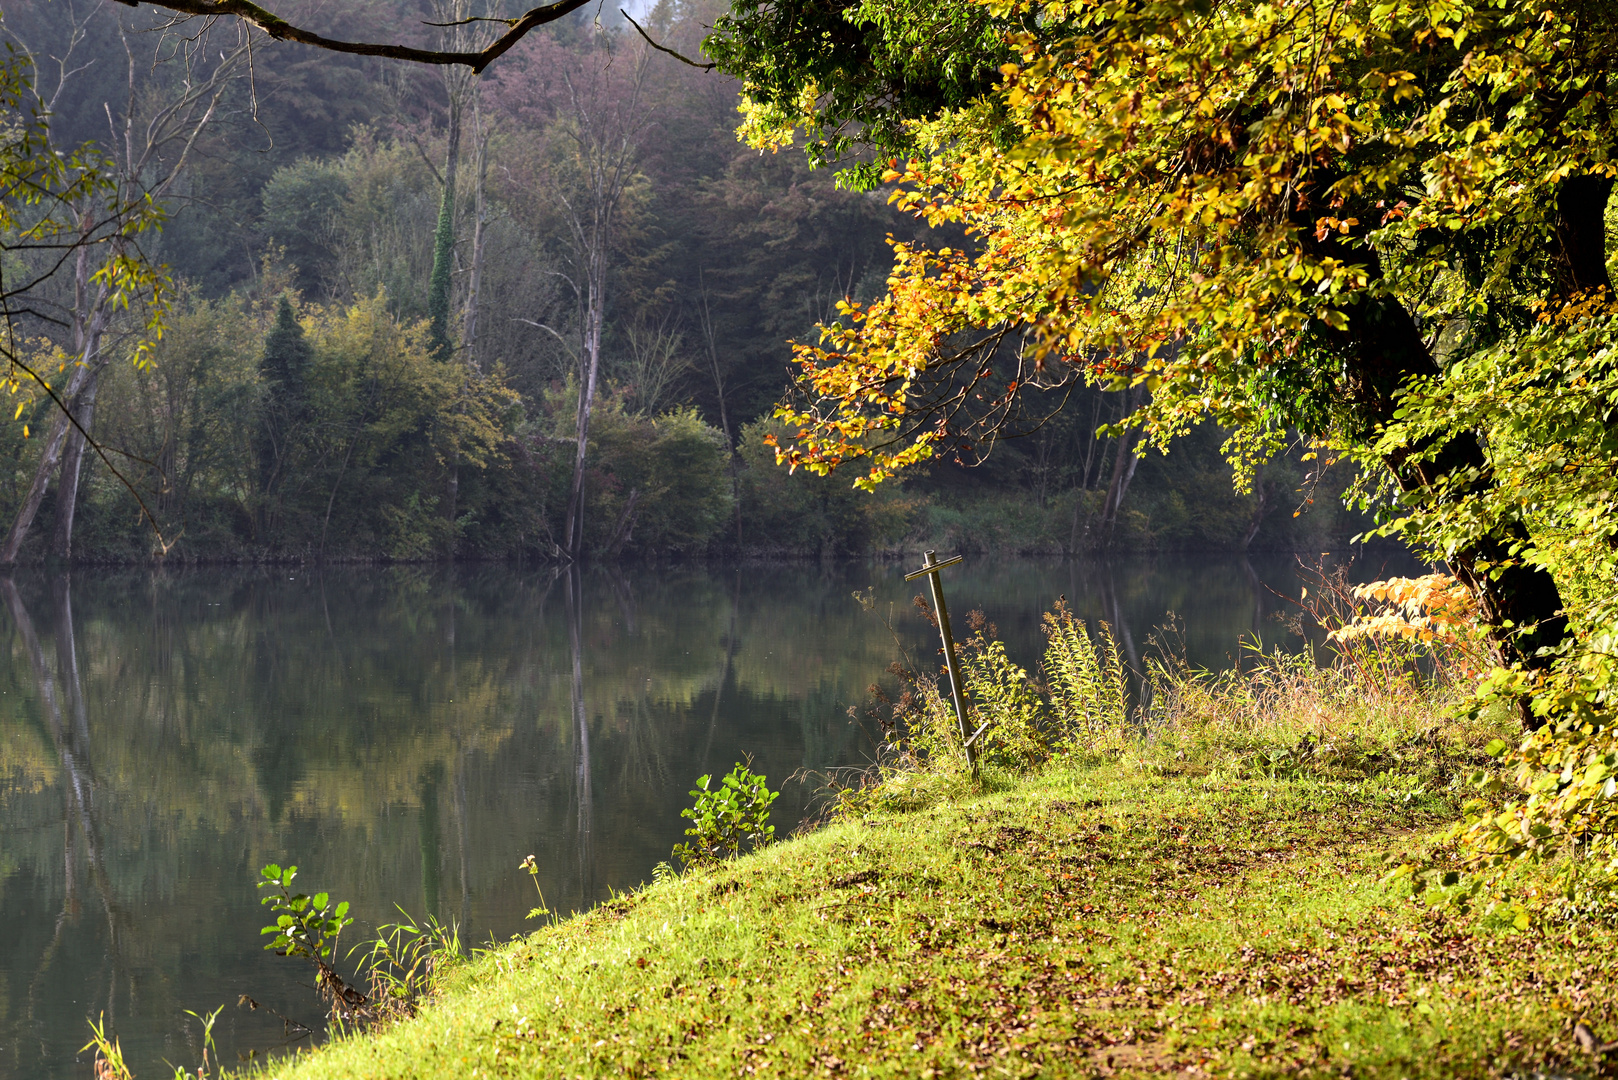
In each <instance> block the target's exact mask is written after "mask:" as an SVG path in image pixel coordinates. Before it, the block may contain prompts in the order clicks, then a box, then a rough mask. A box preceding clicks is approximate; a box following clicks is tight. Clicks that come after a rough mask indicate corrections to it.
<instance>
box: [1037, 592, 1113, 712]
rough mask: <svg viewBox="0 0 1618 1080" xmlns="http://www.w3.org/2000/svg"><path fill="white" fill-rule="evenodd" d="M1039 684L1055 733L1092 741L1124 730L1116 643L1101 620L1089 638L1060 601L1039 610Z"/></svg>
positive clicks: (1083, 627) (1087, 631) (1079, 621)
mask: <svg viewBox="0 0 1618 1080" xmlns="http://www.w3.org/2000/svg"><path fill="white" fill-rule="evenodd" d="M1043 624H1044V625H1043V630H1044V631H1045V665H1044V667H1045V685H1046V688H1047V692H1048V693H1049V695H1050V703H1051V711H1052V713H1053V714H1054V715H1055V724H1056V727H1057V728H1058V729H1059V734H1058V735H1057V737H1058V738H1061V739H1063V740H1071V741H1076V742H1082V743H1093V742H1094V741H1095V740H1096V739H1097V738H1099V737H1101V736H1104V735H1107V734H1116V733H1118V732H1121V731H1122V730H1123V729H1124V724H1125V721H1126V720H1127V718H1128V712H1129V706H1128V699H1127V697H1126V694H1125V683H1124V665H1123V661H1122V659H1120V657H1119V655H1118V642H1117V641H1116V639H1114V638H1113V636H1112V630H1111V629H1110V628H1109V627H1108V626H1107V624H1106V623H1102V624H1100V626H1099V627H1098V630H1097V633H1096V635H1095V637H1094V638H1092V637H1091V636H1090V631H1089V630H1088V629H1087V628H1086V627H1085V625H1084V623H1083V622H1082V621H1081V620H1079V619H1077V618H1075V617H1074V615H1073V612H1072V611H1070V610H1069V609H1068V607H1067V605H1066V604H1063V603H1060V602H1058V603H1057V605H1056V610H1055V611H1048V612H1046V613H1045V616H1044V619H1043Z"/></svg>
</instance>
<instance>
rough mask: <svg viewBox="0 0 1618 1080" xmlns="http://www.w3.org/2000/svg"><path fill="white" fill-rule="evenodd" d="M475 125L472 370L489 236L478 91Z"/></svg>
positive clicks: (469, 311) (485, 135) (465, 347)
mask: <svg viewBox="0 0 1618 1080" xmlns="http://www.w3.org/2000/svg"><path fill="white" fill-rule="evenodd" d="M472 124H473V130H474V132H475V137H476V139H477V143H476V153H477V171H476V172H475V173H474V174H473V176H474V178H473V185H474V186H473V188H472V204H473V220H472V269H471V272H470V273H469V274H468V275H467V280H466V310H465V319H464V321H463V322H462V325H461V350H462V352H464V353H465V354H466V359H467V362H468V363H469V364H471V365H472V366H473V368H475V369H477V370H479V371H481V370H482V366H481V365H480V364H479V363H478V361H477V339H478V299H479V293H480V292H481V291H482V289H483V254H484V247H485V246H486V244H487V242H488V235H489V200H488V182H489V132H488V129H487V128H486V127H484V124H483V109H482V102H481V101H480V99H479V95H478V93H477V91H476V89H474V90H473V97H472Z"/></svg>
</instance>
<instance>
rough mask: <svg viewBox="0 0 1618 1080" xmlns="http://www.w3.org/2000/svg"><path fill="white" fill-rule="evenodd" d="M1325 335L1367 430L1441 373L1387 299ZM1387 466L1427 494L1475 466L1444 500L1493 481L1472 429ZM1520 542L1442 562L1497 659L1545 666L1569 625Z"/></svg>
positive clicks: (1374, 273)
mask: <svg viewBox="0 0 1618 1080" xmlns="http://www.w3.org/2000/svg"><path fill="white" fill-rule="evenodd" d="M1367 216H1369V215H1367ZM1329 248H1338V249H1339V251H1340V254H1339V257H1343V258H1346V259H1349V260H1351V261H1354V262H1359V263H1361V264H1366V269H1367V270H1368V271H1369V272H1370V276H1371V277H1372V279H1375V278H1377V277H1379V276H1380V274H1381V265H1380V261H1379V260H1378V259H1377V257H1376V256H1375V255H1374V254H1368V253H1367V251H1366V250H1365V249H1363V248H1361V249H1354V250H1352V251H1350V250H1348V249H1346V248H1343V247H1342V246H1341V245H1339V244H1337V243H1336V242H1335V241H1333V240H1327V241H1325V242H1323V243H1321V244H1320V245H1319V246H1318V249H1317V253H1318V254H1325V253H1328V252H1327V251H1326V250H1325V249H1329ZM1334 253H1335V252H1334ZM1331 340H1332V342H1333V344H1334V345H1335V346H1336V347H1337V351H1338V352H1339V354H1340V355H1341V356H1342V357H1343V358H1344V360H1345V361H1346V367H1347V376H1348V383H1349V386H1348V389H1349V391H1350V393H1351V394H1352V396H1353V401H1354V407H1355V412H1356V413H1357V414H1358V418H1359V421H1360V423H1361V425H1362V426H1363V428H1364V430H1365V431H1366V432H1369V431H1372V430H1374V429H1376V428H1378V427H1380V426H1381V425H1383V424H1386V423H1388V422H1389V421H1391V420H1392V419H1393V412H1394V405H1395V398H1394V395H1395V394H1396V392H1397V391H1398V390H1399V388H1400V387H1402V386H1403V385H1404V384H1405V383H1406V382H1407V381H1408V380H1410V379H1412V378H1418V377H1422V376H1435V375H1437V374H1438V373H1439V370H1438V365H1437V363H1436V362H1435V361H1434V359H1433V357H1432V354H1431V352H1430V351H1429V350H1428V348H1427V344H1426V342H1425V341H1424V340H1423V339H1422V335H1421V331H1420V328H1419V327H1418V326H1417V325H1416V321H1415V319H1414V318H1413V317H1412V316H1411V314H1410V312H1409V311H1407V310H1406V309H1405V308H1404V307H1403V305H1401V304H1399V303H1398V302H1397V301H1395V300H1393V299H1391V298H1388V297H1368V298H1366V299H1364V300H1362V301H1361V302H1360V303H1359V304H1357V305H1356V306H1354V307H1353V308H1350V309H1349V311H1348V326H1347V327H1346V328H1345V329H1344V330H1343V331H1341V332H1337V333H1333V334H1331ZM1386 464H1387V467H1388V469H1389V471H1390V472H1391V473H1392V475H1393V477H1394V479H1395V481H1396V482H1397V483H1398V485H1399V487H1400V488H1401V489H1402V490H1404V491H1406V492H1428V493H1433V492H1435V491H1437V490H1438V488H1437V485H1438V484H1439V483H1440V482H1441V481H1443V480H1445V479H1446V478H1448V477H1451V476H1454V475H1456V474H1457V473H1460V472H1464V471H1472V470H1475V472H1473V473H1472V475H1473V477H1474V478H1473V480H1472V481H1471V482H1470V483H1469V484H1466V485H1463V486H1461V487H1458V488H1454V489H1450V490H1448V491H1447V492H1446V493H1445V494H1444V496H1443V497H1444V498H1446V499H1448V500H1457V499H1460V500H1470V499H1473V498H1476V497H1478V496H1480V495H1482V494H1484V493H1485V492H1487V491H1488V489H1489V488H1491V487H1492V486H1494V483H1495V480H1494V475H1493V472H1492V470H1491V469H1490V468H1489V463H1488V459H1487V457H1486V456H1485V454H1484V451H1483V446H1482V443H1481V442H1480V441H1479V438H1478V436H1477V434H1476V433H1474V432H1471V431H1461V432H1453V433H1451V434H1450V435H1449V436H1448V437H1447V438H1445V439H1442V440H1434V441H1432V442H1429V443H1427V444H1426V445H1419V446H1416V447H1413V448H1411V450H1408V451H1402V452H1398V453H1395V454H1392V455H1390V456H1389V457H1388V459H1387V461H1386ZM1436 497H1438V496H1436V495H1432V494H1429V496H1428V498H1429V499H1432V498H1436ZM1528 539H1529V537H1528V531H1527V529H1526V528H1524V527H1523V525H1522V524H1521V523H1520V522H1511V523H1508V524H1504V525H1502V526H1500V527H1499V528H1498V529H1497V530H1496V531H1495V532H1494V533H1492V534H1490V535H1488V536H1485V537H1483V538H1481V539H1480V540H1478V541H1476V542H1475V543H1473V544H1471V545H1468V546H1466V547H1463V548H1460V549H1458V550H1456V551H1455V552H1454V553H1453V554H1452V555H1451V557H1450V559H1449V567H1450V572H1451V573H1453V574H1454V575H1455V577H1456V579H1457V580H1459V581H1460V582H1461V583H1463V584H1464V585H1465V586H1466V587H1467V588H1468V589H1469V590H1470V591H1471V593H1472V595H1473V597H1474V598H1476V600H1477V603H1478V608H1479V610H1480V612H1481V614H1482V617H1483V619H1484V621H1485V622H1486V623H1487V624H1488V627H1489V635H1490V637H1491V638H1492V639H1493V641H1494V643H1495V646H1496V647H1497V648H1498V649H1499V651H1500V657H1501V660H1502V661H1503V662H1505V663H1508V664H1510V663H1514V662H1521V663H1522V664H1523V666H1524V667H1526V668H1529V669H1530V670H1544V669H1546V668H1548V667H1549V666H1550V664H1551V662H1552V660H1551V658H1550V657H1549V656H1547V655H1542V654H1541V650H1542V649H1547V648H1549V647H1552V646H1555V645H1557V644H1558V643H1560V642H1561V641H1562V640H1563V639H1565V638H1566V637H1567V635H1568V622H1567V616H1566V615H1564V614H1563V612H1562V597H1561V593H1560V592H1559V591H1558V590H1557V587H1556V581H1555V580H1554V579H1553V578H1552V577H1551V575H1550V573H1549V572H1547V571H1546V570H1543V569H1541V568H1539V567H1534V566H1527V565H1523V564H1521V563H1519V562H1514V561H1513V560H1512V558H1511V556H1510V551H1511V549H1512V548H1513V547H1515V546H1517V545H1520V544H1523V543H1525V542H1527V541H1528ZM1484 565H1488V566H1493V567H1496V568H1500V569H1495V570H1493V571H1492V572H1484V571H1483V570H1482V569H1480V567H1482V566H1484ZM1519 709H1520V712H1521V717H1522V722H1523V725H1524V726H1525V727H1528V728H1533V727H1537V726H1538V721H1537V719H1536V718H1535V717H1534V716H1533V715H1532V714H1531V713H1530V712H1529V711H1528V707H1527V703H1526V702H1519Z"/></svg>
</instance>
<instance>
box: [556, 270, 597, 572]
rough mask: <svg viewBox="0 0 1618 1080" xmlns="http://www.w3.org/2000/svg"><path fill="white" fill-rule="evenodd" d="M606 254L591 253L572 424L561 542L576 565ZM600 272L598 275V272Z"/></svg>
mask: <svg viewBox="0 0 1618 1080" xmlns="http://www.w3.org/2000/svg"><path fill="white" fill-rule="evenodd" d="M606 261H607V260H606V252H605V251H599V250H598V251H595V252H591V259H590V276H589V285H588V298H587V300H586V306H585V325H584V348H583V356H582V359H583V361H584V371H583V373H582V375H583V377H582V378H581V379H580V380H579V404H578V412H577V414H576V420H575V423H574V438H575V439H576V440H577V442H576V445H575V449H574V452H573V484H572V486H571V488H569V490H568V497H567V518H566V521H565V523H564V525H563V528H562V538H563V541H564V542H565V543H566V544H567V555H568V558H569V559H571V560H572V561H574V562H577V561H578V559H579V556H580V555H581V554H582V552H583V549H584V463H585V453H586V450H587V448H588V447H589V443H590V414H591V412H592V411H593V410H594V408H595V399H596V378H597V376H598V375H599V373H600V370H601V328H602V322H603V321H604V319H603V311H602V309H603V307H604V302H605V297H604V296H603V295H602V293H603V292H604V291H605V288H606ZM598 269H599V272H598Z"/></svg>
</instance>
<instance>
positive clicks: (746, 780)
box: [670, 762, 781, 867]
mask: <svg viewBox="0 0 1618 1080" xmlns="http://www.w3.org/2000/svg"><path fill="white" fill-rule="evenodd" d="M712 779H713V778H712V777H711V776H703V777H699V778H698V780H697V786H696V787H695V788H693V789H692V790H691V797H692V798H694V799H696V805H694V806H691V807H689V808H688V809H685V810H682V811H680V816H681V817H686V818H690V819H691V827H690V828H689V829H687V830H685V835H687V836H689V837H691V838H692V839H691V841H690V842H689V843H684V844H676V845H675V846H674V851H673V852H672V854H671V855H670V858H673V859H678V860H679V861H680V862H681V863H683V864H684V865H686V866H688V867H690V866H705V865H708V864H711V863H716V862H718V861H720V860H721V859H727V858H733V857H734V856H736V855H739V854H740V853H741V851H742V848H743V846H744V845H745V846H750V847H753V848H761V847H763V846H764V845H765V844H768V843H770V842H771V841H772V840H774V839H775V826H774V825H771V824H770V806H771V804H773V803H774V802H775V800H776V799H777V798H779V797H780V794H781V793H780V792H779V791H771V790H770V788H769V783H768V781H767V779H766V778H765V777H764V776H762V775H760V774H759V773H755V772H753V771H752V770H751V769H749V768H748V767H747V766H746V765H743V764H741V763H740V762H738V763H737V764H736V767H735V768H733V769H731V770H730V772H729V774H727V775H726V776H725V777H724V779H722V780H721V781H720V782H719V785H718V786H717V787H710V786H709V784H710V782H711V781H712Z"/></svg>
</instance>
